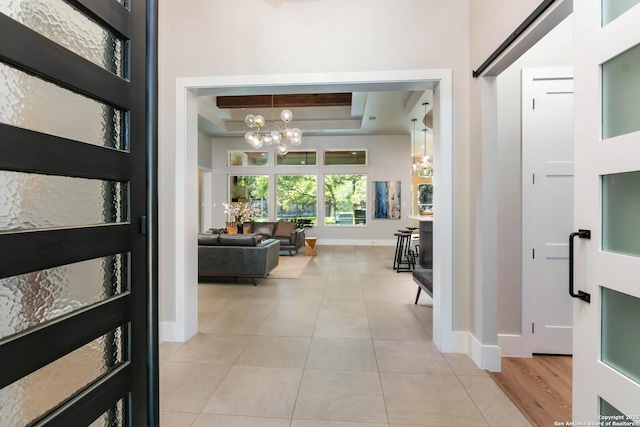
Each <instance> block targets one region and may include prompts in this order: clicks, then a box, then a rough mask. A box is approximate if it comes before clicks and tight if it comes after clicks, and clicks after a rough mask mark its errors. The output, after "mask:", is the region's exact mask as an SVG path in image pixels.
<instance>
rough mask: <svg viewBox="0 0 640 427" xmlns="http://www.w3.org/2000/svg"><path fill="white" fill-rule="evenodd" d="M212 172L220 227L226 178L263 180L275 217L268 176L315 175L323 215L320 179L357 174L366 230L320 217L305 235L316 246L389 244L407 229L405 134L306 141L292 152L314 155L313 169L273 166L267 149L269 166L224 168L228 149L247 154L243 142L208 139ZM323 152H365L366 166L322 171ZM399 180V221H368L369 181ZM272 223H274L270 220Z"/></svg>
mask: <svg viewBox="0 0 640 427" xmlns="http://www.w3.org/2000/svg"><path fill="white" fill-rule="evenodd" d="M212 141H213V158H214V160H213V169H214V182H215V185H214V200H215V201H216V203H217V208H215V209H214V224H216V225H217V226H220V227H222V226H223V224H224V221H226V216H227V215H226V214H225V213H224V208H223V207H222V205H221V204H220V202H224V201H226V200H227V199H228V195H227V194H228V188H229V184H228V182H229V179H228V176H229V175H269V180H270V181H269V198H270V208H271V209H270V212H271V214H272V215H273V213H274V212H275V209H274V204H273V195H274V193H275V186H274V178H273V177H274V174H282V175H287V174H313V175H317V176H318V186H319V193H318V199H317V200H318V207H319V208H320V209H319V214H320V215H323V209H321V208H322V206H324V204H323V203H322V200H323V197H324V196H323V194H322V188H323V187H322V182H323V175H324V174H334V173H338V174H339V173H347V174H349V173H357V174H365V175H367V225H366V226H364V227H363V226H354V227H336V226H325V225H323V224H322V217H321V216H320V217H318V225H317V226H314V227H313V228H311V229H309V230H308V231H307V234H309V235H313V236H316V237H318V243H319V244H387V245H389V244H395V237H394V236H393V234H394V233H396V232H397V230H398V229H399V228H404V227H406V226H407V225H409V220H407V219H406V216H407V215H409V214H411V174H410V169H411V137H410V135H383V136H362V135H360V136H346V137H345V136H340V137H337V136H306V137H303V143H302V145H300V146H299V147H296V149H305V150H317V156H318V165H316V166H273V147H271V148H263V149H262V150H265V151H269V152H270V153H269V155H270V166H264V167H256V166H245V167H229V166H227V152H228V151H229V150H243V151H245V150H252V149H251V147H249V146H248V145H247V143H246V142H245V141H244V138H213V140H212ZM325 149H366V150H367V157H368V159H367V160H368V161H367V165H349V166H347V165H344V166H333V165H330V166H323V165H322V159H321V157H322V153H323V150H325ZM373 181H401V182H402V184H401V200H402V217H403V219H401V220H380V219H372V218H371V212H372V211H373V201H372V193H373V192H372V182H373ZM271 220H274V218H271Z"/></svg>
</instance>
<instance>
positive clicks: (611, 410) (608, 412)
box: [600, 398, 624, 420]
mask: <svg viewBox="0 0 640 427" xmlns="http://www.w3.org/2000/svg"><path fill="white" fill-rule="evenodd" d="M600 415H602V416H604V417H622V418H612V420H613V419H615V420H624V414H623V413H622V412H620V411H618V409H616V407H615V406H613V405H612V404H610V403H609V402H607V401H606V400H604V399H603V398H600Z"/></svg>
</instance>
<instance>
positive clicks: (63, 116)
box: [0, 62, 128, 150]
mask: <svg viewBox="0 0 640 427" xmlns="http://www.w3.org/2000/svg"><path fill="white" fill-rule="evenodd" d="M126 118H127V114H126V113H125V112H124V111H121V110H118V109H117V108H114V107H112V106H110V105H108V104H105V103H102V102H99V101H96V100H94V99H91V98H87V97H86V96H83V95H80V94H77V93H75V92H71V91H70V90H67V89H64V88H62V87H60V86H57V85H55V84H53V83H49V82H47V81H44V80H42V79H39V78H37V77H34V76H32V75H30V74H27V73H25V72H23V71H20V70H18V69H16V68H13V67H11V66H9V65H7V64H4V63H2V62H0V123H5V124H8V125H12V126H16V127H21V128H23V129H29V130H33V131H36V132H41V133H46V134H49V135H54V136H59V137H62V138H67V139H73V140H75V141H80V142H86V143H87V144H92V145H99V146H102V147H109V148H115V149H118V150H126V149H127V147H128V146H127V141H126V131H125V129H126V127H125V120H126Z"/></svg>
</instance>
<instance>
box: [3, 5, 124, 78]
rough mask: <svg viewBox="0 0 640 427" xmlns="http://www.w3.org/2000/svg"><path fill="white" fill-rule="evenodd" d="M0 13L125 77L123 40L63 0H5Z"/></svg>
mask: <svg viewBox="0 0 640 427" xmlns="http://www.w3.org/2000/svg"><path fill="white" fill-rule="evenodd" d="M0 13H4V14H5V15H7V16H8V17H10V18H13V19H14V20H16V21H18V22H20V23H21V24H22V25H24V26H26V27H29V28H30V29H32V30H33V31H35V32H37V33H39V34H41V35H43V36H44V37H46V38H48V39H49V40H51V41H53V42H55V43H58V44H59V45H61V46H63V47H65V48H67V49H69V50H70V51H72V52H74V53H76V54H78V55H80V56H82V57H83V58H84V59H87V60H89V61H91V62H93V63H94V64H96V65H99V66H100V67H102V68H104V69H106V70H108V71H111V72H112V73H114V74H115V75H117V76H120V77H126V76H125V58H126V55H125V46H126V43H125V42H124V41H122V40H121V39H119V38H118V37H116V36H115V35H113V34H112V33H110V32H109V31H107V30H105V29H104V28H102V27H101V26H100V25H98V24H97V23H96V22H94V21H92V20H91V19H89V18H88V17H87V16H85V15H84V14H82V13H81V12H80V11H78V10H77V9H75V8H74V7H73V6H71V5H70V4H69V3H67V2H65V1H63V0H6V1H3V2H0Z"/></svg>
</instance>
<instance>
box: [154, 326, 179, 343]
mask: <svg viewBox="0 0 640 427" xmlns="http://www.w3.org/2000/svg"><path fill="white" fill-rule="evenodd" d="M176 328H177V324H176V322H160V324H159V325H158V339H159V340H160V343H163V342H180V340H179V339H178V334H177V333H176Z"/></svg>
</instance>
